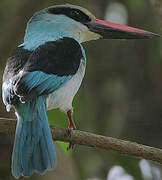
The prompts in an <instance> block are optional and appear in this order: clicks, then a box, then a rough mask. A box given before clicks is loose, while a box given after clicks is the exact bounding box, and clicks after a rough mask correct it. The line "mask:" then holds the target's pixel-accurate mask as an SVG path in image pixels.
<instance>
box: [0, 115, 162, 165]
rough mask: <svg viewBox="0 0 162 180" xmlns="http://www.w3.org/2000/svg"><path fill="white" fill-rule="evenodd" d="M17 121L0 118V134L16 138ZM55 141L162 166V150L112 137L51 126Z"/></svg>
mask: <svg viewBox="0 0 162 180" xmlns="http://www.w3.org/2000/svg"><path fill="white" fill-rule="evenodd" d="M15 127H16V121H15V120H13V119H5V118H0V133H6V134H10V135H12V137H13V136H14V132H15ZM51 132H52V137H53V139H54V141H64V142H72V143H74V144H79V145H85V146H90V147H94V148H98V149H104V150H107V151H113V152H118V153H120V154H127V155H131V156H135V157H138V158H144V159H147V160H152V161H155V162H158V163H160V164H162V149H158V148H154V147H149V146H145V145H142V144H137V143H135V142H130V141H124V140H120V139H116V138H112V137H105V136H101V135H96V134H92V133H88V132H83V131H79V130H73V131H72V132H71V134H70V136H69V130H68V129H66V128H60V127H53V126H51Z"/></svg>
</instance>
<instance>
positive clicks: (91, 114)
mask: <svg viewBox="0 0 162 180" xmlns="http://www.w3.org/2000/svg"><path fill="white" fill-rule="evenodd" d="M113 2H119V3H122V4H123V5H124V6H125V7H126V8H127V13H128V24H129V25H132V26H138V27H141V28H143V29H148V30H150V31H154V32H156V33H160V28H159V25H158V21H156V19H155V15H154V13H156V12H154V13H153V10H152V7H151V5H150V2H149V1H148V0H143V1H140V0H136V1H132V0H118V1H115V0H107V1H106V0H100V1H98V0H87V1H81V0H68V1H65V0H59V1H52V0H46V1H43V0H38V1H29V0H23V1H20V0H17V1H14V2H13V1H12V0H1V2H0V27H1V29H0V72H1V75H2V72H3V68H4V65H5V62H6V59H7V57H9V55H10V52H11V51H12V49H13V48H14V47H16V46H17V45H18V44H20V43H21V42H22V40H23V35H24V30H25V26H26V23H27V21H28V19H29V17H31V15H32V14H33V13H34V12H35V11H37V10H40V9H42V8H46V7H48V6H52V5H55V4H64V3H72V4H77V5H81V6H83V7H86V8H87V9H89V10H90V11H92V12H93V13H94V14H95V15H96V16H97V17H99V18H104V15H105V10H106V7H107V6H108V5H110V4H111V3H113ZM83 46H84V48H85V49H86V54H87V72H86V76H85V78H84V80H83V84H82V87H81V89H80V91H79V93H78V94H77V96H76V97H75V99H74V102H73V106H74V114H73V118H74V121H75V124H76V127H77V128H78V129H80V130H84V131H90V132H94V133H98V134H103V135H108V136H114V137H118V138H122V139H128V140H131V141H137V142H139V143H143V144H147V145H151V146H156V147H162V141H161V139H162V131H161V128H162V121H161V117H162V85H161V84H162V83H161V82H162V61H161V60H162V53H161V51H160V49H161V48H162V43H161V40H160V39H153V40H129V41H124V40H123V41H117V40H107V41H103V40H98V41H92V42H88V43H85V44H83ZM0 107H1V108H0V116H1V117H9V116H10V117H11V116H12V117H14V114H13V113H11V114H8V113H6V112H5V108H4V105H3V104H2V103H1V104H0ZM48 117H49V122H50V124H52V125H55V126H61V127H67V126H68V121H67V117H66V115H65V114H64V113H62V112H60V111H59V110H51V111H49V112H48ZM0 142H1V143H0V147H1V148H0V157H3V158H2V160H1V161H0V179H3V180H4V179H7V180H9V179H13V178H12V177H11V175H10V158H11V151H12V147H11V145H10V140H9V139H8V138H7V137H5V136H4V135H0ZM56 146H57V145H56ZM9 147H10V148H9ZM57 147H58V149H59V150H58V154H59V153H60V156H59V160H58V167H59V168H57V169H56V170H55V171H53V172H52V173H51V174H50V175H48V173H47V176H43V177H41V179H47V180H48V179H53V178H54V177H55V179H59V180H62V179H68V178H69V179H76V178H77V179H78V180H86V179H88V178H92V179H93V178H95V177H98V178H99V179H103V180H105V179H106V177H107V174H108V172H109V170H110V169H111V167H112V166H114V165H120V166H121V167H123V168H124V169H125V170H126V172H127V173H128V174H130V175H131V176H132V177H134V179H135V180H143V176H142V172H141V169H140V167H139V160H137V159H134V158H132V157H129V156H123V155H122V156H121V155H119V154H117V153H113V152H105V151H101V150H96V149H92V148H88V147H82V146H75V148H74V150H72V151H70V152H68V153H67V152H66V148H67V144H65V143H62V142H61V143H59V145H58V146H57ZM60 147H61V148H60ZM62 149H63V150H64V151H62ZM0 159H1V158H0ZM69 169H70V170H69ZM159 169H160V171H161V167H160V166H159ZM56 174H57V176H56ZM29 179H32V178H29ZM33 179H40V177H39V176H33Z"/></svg>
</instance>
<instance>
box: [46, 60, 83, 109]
mask: <svg viewBox="0 0 162 180" xmlns="http://www.w3.org/2000/svg"><path fill="white" fill-rule="evenodd" d="M84 74H85V61H83V60H81V63H80V66H79V69H78V71H77V73H76V74H75V75H73V77H72V78H71V79H70V80H69V81H68V82H67V83H66V84H65V85H64V86H62V87H61V88H59V89H58V90H56V91H54V92H53V93H51V94H50V95H49V96H48V98H47V110H50V109H56V108H59V109H60V110H62V111H65V112H66V111H67V110H69V109H72V101H73V98H74V96H75V94H76V93H77V91H78V89H79V87H80V85H81V82H82V80H83V77H84Z"/></svg>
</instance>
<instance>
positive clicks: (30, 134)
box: [12, 96, 56, 178]
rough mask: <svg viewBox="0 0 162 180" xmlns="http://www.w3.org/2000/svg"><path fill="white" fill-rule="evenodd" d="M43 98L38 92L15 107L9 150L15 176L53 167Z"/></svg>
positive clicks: (54, 156)
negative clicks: (12, 138) (13, 138)
mask: <svg viewBox="0 0 162 180" xmlns="http://www.w3.org/2000/svg"><path fill="white" fill-rule="evenodd" d="M45 101H46V98H45V97H43V96H41V97H38V98H37V99H36V100H31V101H28V102H26V103H25V104H22V103H19V105H18V106H17V107H16V110H17V117H18V122H17V128H16V135H15V142H14V149H13V154H12V175H13V176H14V177H16V178H18V177H19V176H21V175H23V176H30V175H31V174H32V173H33V172H34V171H38V172H40V173H43V172H44V171H45V170H51V169H53V168H54V167H55V164H56V152H55V149H54V145H53V141H52V136H51V132H50V128H49V125H48V119H47V115H46V103H45Z"/></svg>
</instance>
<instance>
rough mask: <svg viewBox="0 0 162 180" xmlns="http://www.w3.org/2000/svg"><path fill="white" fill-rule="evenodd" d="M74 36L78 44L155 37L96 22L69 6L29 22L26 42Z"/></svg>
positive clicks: (45, 12)
mask: <svg viewBox="0 0 162 180" xmlns="http://www.w3.org/2000/svg"><path fill="white" fill-rule="evenodd" d="M64 36H73V37H74V38H76V39H78V40H79V41H80V42H81V43H82V42H85V41H89V40H94V39H100V38H104V39H143V38H151V37H153V36H158V35H157V34H154V33H151V32H148V31H144V30H141V29H137V28H133V27H129V26H124V25H119V24H115V23H111V22H107V21H103V20H99V19H96V17H95V16H94V15H93V14H91V13H90V12H89V11H88V10H86V9H84V8H82V7H80V6H74V5H70V4H65V5H56V6H52V7H49V8H47V9H44V10H42V11H39V12H37V13H35V14H34V16H33V17H32V18H31V19H30V21H29V23H28V26H27V30H26V36H25V40H29V41H30V40H33V39H34V38H35V37H36V38H37V39H39V40H40V41H41V40H42V41H45V40H56V39H59V38H61V37H64Z"/></svg>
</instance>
